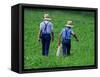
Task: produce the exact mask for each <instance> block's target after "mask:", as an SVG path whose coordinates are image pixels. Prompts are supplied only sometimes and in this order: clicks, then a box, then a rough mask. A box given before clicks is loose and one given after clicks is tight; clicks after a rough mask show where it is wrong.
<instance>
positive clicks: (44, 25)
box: [39, 14, 54, 56]
mask: <svg viewBox="0 0 100 77" xmlns="http://www.w3.org/2000/svg"><path fill="white" fill-rule="evenodd" d="M50 21H51V19H50V17H49V15H48V14H44V20H43V21H42V22H41V23H40V30H39V40H40V39H41V42H42V55H43V56H48V54H49V47H50V41H51V39H52V41H53V40H54V33H53V24H52V23H51V22H50Z"/></svg>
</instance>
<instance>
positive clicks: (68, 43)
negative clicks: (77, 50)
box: [62, 39, 71, 56]
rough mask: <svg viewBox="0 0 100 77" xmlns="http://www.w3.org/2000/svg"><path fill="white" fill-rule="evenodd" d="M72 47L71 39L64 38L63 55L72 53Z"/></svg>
mask: <svg viewBox="0 0 100 77" xmlns="http://www.w3.org/2000/svg"><path fill="white" fill-rule="evenodd" d="M70 49H71V40H70V39H66V40H62V50H63V55H64V56H66V55H70Z"/></svg>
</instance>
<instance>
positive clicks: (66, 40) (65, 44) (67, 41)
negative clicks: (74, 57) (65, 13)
mask: <svg viewBox="0 0 100 77" xmlns="http://www.w3.org/2000/svg"><path fill="white" fill-rule="evenodd" d="M72 27H73V24H72V21H67V25H65V28H64V29H63V30H62V31H61V33H60V35H59V39H58V46H60V39H62V50H63V55H64V56H66V55H70V49H71V35H73V36H74V38H75V39H76V41H79V40H78V38H77V36H76V34H75V33H74V32H73V30H72Z"/></svg>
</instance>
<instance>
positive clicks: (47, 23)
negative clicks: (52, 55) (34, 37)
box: [40, 21, 53, 34]
mask: <svg viewBox="0 0 100 77" xmlns="http://www.w3.org/2000/svg"><path fill="white" fill-rule="evenodd" d="M46 25H47V27H46ZM45 27H46V30H45ZM40 30H41V31H42V33H44V34H46V33H47V34H50V33H51V32H52V31H53V24H52V23H51V22H50V21H43V22H41V23H40Z"/></svg>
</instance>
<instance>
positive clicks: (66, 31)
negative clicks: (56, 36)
mask: <svg viewBox="0 0 100 77" xmlns="http://www.w3.org/2000/svg"><path fill="white" fill-rule="evenodd" d="M68 31H69V30H66V28H65V40H66V37H67V33H68Z"/></svg>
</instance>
